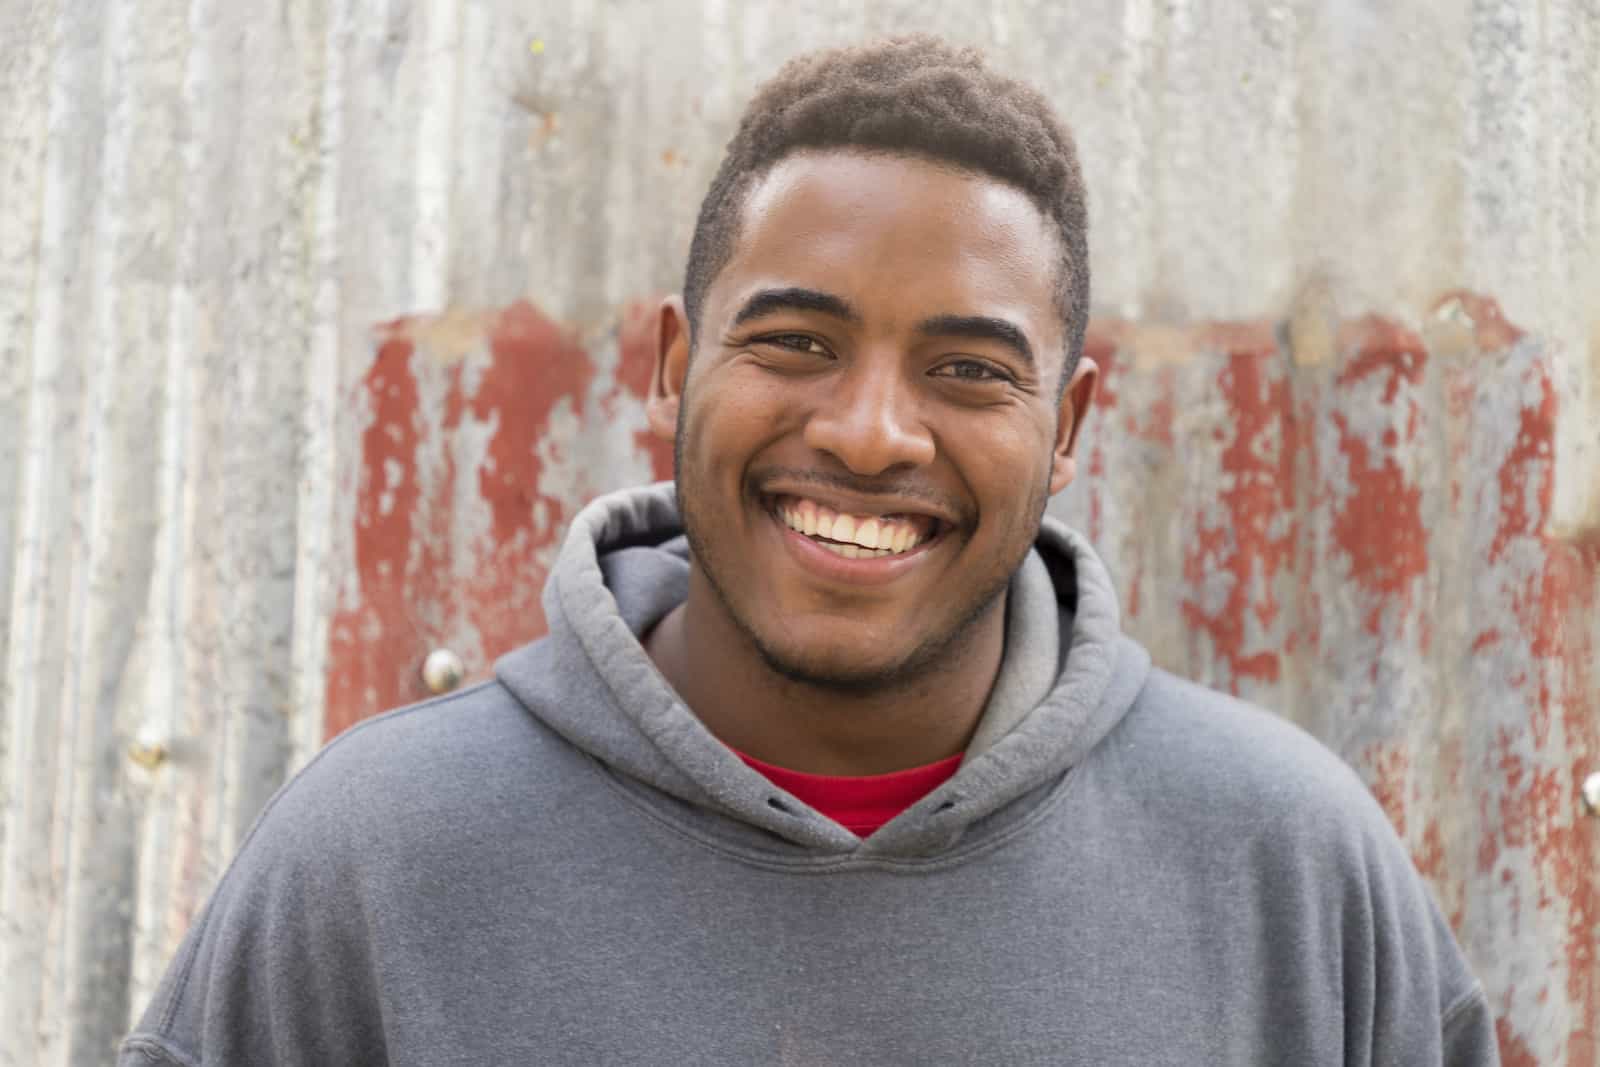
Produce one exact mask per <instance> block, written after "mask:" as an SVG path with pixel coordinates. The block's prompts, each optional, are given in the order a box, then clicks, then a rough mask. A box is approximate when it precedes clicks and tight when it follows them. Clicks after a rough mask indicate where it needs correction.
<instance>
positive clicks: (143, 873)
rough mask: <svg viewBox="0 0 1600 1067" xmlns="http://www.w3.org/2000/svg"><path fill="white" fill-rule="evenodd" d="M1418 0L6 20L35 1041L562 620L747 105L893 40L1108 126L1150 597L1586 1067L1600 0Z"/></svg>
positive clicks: (158, 953) (1108, 330)
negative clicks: (312, 785) (428, 685)
mask: <svg viewBox="0 0 1600 1067" xmlns="http://www.w3.org/2000/svg"><path fill="white" fill-rule="evenodd" d="M1394 7H1395V5H1389V4H1378V3H1358V2H1351V3H1339V4H1321V3H1311V2H1302V3H1289V2H1285V3H1268V2H1265V0H1262V2H1252V3H1234V2H1230V0H1204V2H1201V0H1178V2H1172V0H1167V2H1161V3H1153V2H1150V3H1145V2H1138V0H1122V2H1120V3H1108V4H1102V5H1052V4H1042V3H1037V4H1036V3H1025V2H1022V0H1010V2H1004V3H995V4H991V5H988V6H986V7H983V8H975V7H974V5H972V4H970V3H959V4H958V3H953V2H950V3H941V2H935V3H921V4H911V3H904V2H895V3H881V4H869V5H863V4H859V3H844V2H837V3H811V4H796V3H785V4H768V3H760V4H734V3H726V2H721V0H700V2H697V3H683V4H650V3H644V2H596V3H567V4H561V5H557V4H553V3H534V4H527V3H512V2H510V0H494V2H489V0H484V2H471V0H427V2H424V0H417V2H410V3H408V2H405V0H389V2H388V3H386V4H383V5H377V4H356V3H354V2H353V0H320V2H318V0H287V2H284V3H280V4H276V5H256V6H253V7H252V6H248V5H224V4H223V3H221V2H220V0H191V2H189V3H177V2H162V0H106V2H104V3H99V4H86V3H73V2H67V0H55V2H41V0H14V2H12V3H10V4H8V5H6V6H5V10H4V11H3V12H0V13H3V14H4V16H5V18H4V25H5V26H6V27H7V30H6V32H5V33H4V34H3V35H0V396H3V401H4V406H3V408H0V411H3V412H5V413H6V414H7V415H9V418H7V419H6V421H5V423H4V424H3V425H0V553H3V555H0V559H4V561H5V565H3V566H0V604H4V605H5V608H4V614H3V617H0V644H3V647H4V651H5V672H4V675H3V677H0V699H3V704H4V707H3V713H4V717H3V724H0V725H3V729H0V746H3V748H0V789H3V793H4V808H3V812H0V815H3V819H0V1063H14V1064H35V1063H37V1064H66V1063H100V1062H104V1061H105V1060H106V1059H107V1057H108V1054H109V1049H110V1048H111V1047H112V1046H113V1045H114V1043H115V1041H116V1039H117V1037H118V1036H119V1034H120V1033H121V1032H122V1031H123V1030H124V1029H125V1027H126V1026H127V1025H128V1022H129V1019H130V1015H131V1014H132V1013H134V1012H136V1011H137V1010H138V1009H139V1008H140V1007H142V1004H143V1002H144V1000H145V999H146V998H147V996H148V995H149V992H150V989H151V986H152V984H153V982H154V980H155V978H156V977H157V976H158V974H159V972H160V969H161V967H162V966H163V965H164V963H165V961H166V959H167V957H168V956H169V955H170V953H171V951H172V950H173V948H174V946H175V945H176V942H177V939H178V938H179V937H181V935H182V932H183V930H184V928H185V927H186V925H187V923H188V921H189V920H190V918H191V917H192V915H193V913H194V910H195V908H196V907H197V906H198V904H199V903H200V902H201V901H202V900H203V899H204V896H205V893H206V892H207V890H208V889H209V887H210V885H211V884H212V882H213V881H214V879H215V877H216V876H217V874H218V872H219V870H220V867H221V865H222V864H224V863H225V862H226V861H227V858H228V856H229V855H230V854H231V852H232V850H233V848H234V847H235V845H236V844H237V842H238V839H239V837H240V835H241V834H242V832H243V830H244V829H245V828H246V827H247V826H248V823H249V821H250V819H251V818H252V816H253V815H254V813H255V812H256V811H257V810H258V809H259V807H260V805H261V804H262V802H263V801H264V800H265V798H266V797H267V796H268V795H269V794H270V792H271V790H272V789H273V788H275V786H276V785H277V784H278V782H280V781H281V780H282V778H283V776H284V775H285V773H287V772H288V771H289V770H290V769H292V768H293V767H294V766H296V765H298V764H299V763H300V762H301V761H303V760H304V759H305V758H306V756H307V755H308V754H309V753H310V752H312V751H313V750H314V749H315V748H316V746H317V745H318V744H320V743H321V741H322V740H323V738H324V736H325V732H326V731H327V730H329V729H336V728H337V727H338V726H340V725H342V724H344V723H346V722H348V721H350V720H351V719H352V718H354V717H357V716H359V715H362V714H367V713H370V712H371V711H372V710H374V709H375V708H376V707H377V706H379V705H381V704H383V703H385V702H387V701H389V700H391V699H398V698H403V697H406V696H409V695H410V694H411V692H413V691H414V687H415V686H416V682H415V671H416V666H417V661H418V660H419V659H420V656H421V655H422V654H423V653H424V652H425V651H426V650H427V649H428V648H429V647H432V646H433V645H435V644H447V645H449V646H450V647H453V648H456V649H457V650H458V651H460V652H461V653H462V655H463V656H464V657H465V658H466V659H467V660H468V662H469V665H471V666H474V667H481V665H482V664H483V662H484V661H485V660H486V658H487V657H489V656H491V655H492V654H494V653H495V652H496V651H498V650H499V649H500V648H503V647H504V645H505V643H507V642H509V641H514V640H519V639H521V637H523V636H526V635H527V634H531V633H532V632H533V631H534V630H536V629H537V628H538V627H539V626H540V625H542V623H541V622H540V620H539V619H538V618H537V617H536V616H537V610H536V606H535V600H534V598H533V596H532V592H533V586H534V585H536V583H537V580H538V577H539V575H540V574H541V573H542V570H543V567H544V565H545V563H546V561H547V559H548V555H549V551H550V546H551V545H553V543H554V541H555V538H556V537H557V536H558V534H559V529H560V526H561V524H562V522H563V520H564V519H565V518H566V517H567V516H569V515H570V514H571V512H572V510H573V509H574V508H575V507H576V506H577V505H578V504H579V503H580V502H581V501H582V500H583V499H585V498H586V497H588V496H589V495H591V494H593V493H594V492H597V491H600V490H602V489H607V488H611V487H613V486H616V485H621V484H628V483H632V482H637V481H639V480H642V479H643V478H645V477H648V476H649V475H650V474H651V473H652V472H659V471H662V470H664V469H665V468H664V463H665V461H666V458H667V457H666V456H665V455H664V454H663V453H662V452H661V451H660V450H659V449H657V448H655V447H654V446H651V445H649V444H647V443H646V442H644V441H643V440H642V439H641V438H640V437H639V431H640V430H642V428H643V423H642V416H641V408H640V401H639V396H640V393H641V390H642V385H641V380H640V377H639V376H640V368H641V366H642V365H643V361H645V360H646V359H647V356H648V352H647V348H646V346H645V344H644V342H643V340H642V338H641V335H640V330H641V324H642V319H641V318H640V316H641V314H642V312H640V311H639V310H638V308H637V307H636V306H635V305H634V304H633V303H632V301H633V300H634V299H635V298H638V297H642V296H644V295H647V294H650V293H654V292H660V291H663V290H666V289H670V288H671V287H673V286H674V285H675V283H676V280H677V275H678V272H679V270H680V267H681V261H682V257H683V253H684V249H685V247H686V244H687V236H688V230H689V225H690V223H691V221H692V216H693V211H694V208H695V206H696V205H697V203H698V198H699V195H700V193H701V192H702V190H703V187H704V184H705V182H706V180H707V178H708V177H709V173H710V170H711V168H713V167H714V166H715V163H716V161H717V155H718V150H719V148H720V145H721V143H722V142H723V140H725V138H726V136H727V135H728V133H729V132H730V129H731V124H732V122H733V120H734V119H735V117H736V116H737V113H738V109H739V107H740V106H741V105H742V103H743V101H744V99H745V98H746V97H747V95H748V93H749V91H750V90H751V88H752V87H753V86H754V85H755V84H756V83H757V82H758V81H759V80H760V79H761V78H763V77H764V76H766V75H767V74H769V73H771V72H772V71H773V70H774V69H776V66H777V64H778V63H779V62H781V60H782V59H783V58H784V57H786V56H787V55H789V54H792V53H793V52H795V51H798V50H800V49H802V48H805V47H810V46H814V45H820V44H826V43H832V42H838V41H844V40H851V39H856V38H860V37H862V36H866V35H869V34H872V33H878V32H885V31H890V30H898V29H903V28H924V29H932V30H937V31H940V32H944V33H947V34H948V35H950V36H952V37H955V38H957V39H962V40H973V41H977V42H979V43H983V44H985V45H987V46H989V47H990V48H991V49H992V51H993V52H994V53H995V54H996V55H997V56H998V57H1000V60H1001V62H1003V63H1004V64H1005V65H1006V66H1008V67H1010V68H1012V69H1015V70H1016V71H1017V72H1018V73H1020V74H1022V75H1024V76H1025V77H1027V78H1028V79H1030V80H1032V81H1034V82H1035V83H1037V84H1038V85H1040V87H1041V88H1043V89H1044V90H1045V91H1046V92H1048V93H1049V94H1050V95H1051V97H1052V98H1053V99H1054V100H1055V101H1056V102H1057V103H1058V105H1059V106H1060V107H1061V109H1062V110H1063V112H1064V113H1065V114H1066V115H1067V116H1068V118H1069V119H1070V120H1071V121H1072V122H1073V124H1074V125H1075V127H1076V129H1077V131H1078V135H1079V140H1080V148H1081V151H1082V154H1083V157H1084V164H1085V170H1086V174H1087V176H1088V179H1089V183H1090V187H1091V196H1092V211H1093V218H1094V233H1093V245H1094V250H1095V287H1096V306H1097V309H1098V311H1099V312H1100V321H1099V323H1098V325H1097V327H1096V346H1097V347H1096V350H1097V352H1098V353H1099V354H1100V355H1101V357H1102V358H1104V359H1105V360H1106V361H1107V362H1108V364H1109V366H1110V374H1109V379H1108V386H1109V390H1108V394H1107V397H1106V398H1105V400H1104V402H1103V405H1102V407H1101V409H1100V412H1099V416H1100V417H1099V420H1098V421H1099V425H1097V426H1094V427H1092V428H1091V431H1090V432H1091V433H1092V435H1093V436H1092V437H1091V438H1090V439H1089V440H1088V442H1087V444H1088V445H1089V447H1090V450H1091V454H1090V463H1089V467H1090V470H1089V473H1088V475H1087V477H1086V479H1085V483H1084V484H1083V485H1081V486H1080V487H1078V488H1076V489H1074V490H1073V491H1072V492H1070V493H1069V494H1068V495H1067V499H1065V500H1063V501H1062V502H1061V503H1060V504H1059V508H1060V509H1061V510H1062V512H1063V514H1066V515H1068V516H1069V517H1071V518H1072V519H1073V520H1074V521H1076V522H1078V523H1079V524H1080V525H1083V526H1085V527H1086V528H1088V529H1089V530H1090V531H1091V532H1092V533H1093V534H1094V535H1095V537H1096V539H1097V540H1098V541H1099V542H1100V543H1101V544H1102V546H1103V547H1104V549H1105V551H1106V554H1107V556H1108V559H1109V561H1110V562H1111V564H1112V566H1113V568H1114V570H1115V571H1116V573H1117V575H1118V577H1119V579H1120V581H1121V584H1122V591H1123V595H1124V598H1125V600H1126V601H1127V602H1128V608H1129V614H1130V617H1131V619H1132V620H1133V626H1134V628H1135V629H1136V630H1137V631H1138V632H1139V633H1141V635H1142V636H1144V637H1145V638H1146V639H1147V640H1148V641H1149V642H1150V643H1151V645H1152V647H1153V649H1154V651H1155V652H1156V654H1157V656H1158V658H1159V659H1161V660H1162V661H1163V662H1165V663H1166V664H1168V665H1170V666H1174V667H1176V668H1178V669H1180V670H1185V671H1187V672H1189V673H1192V674H1195V675H1198V676H1201V677H1203V678H1206V679H1208V680H1210V681H1212V682H1214V683H1215V684H1218V685H1223V686H1227V687H1232V688H1235V689H1238V690H1240V691H1242V692H1244V693H1245V694H1247V695H1249V696H1252V697H1254V698H1257V699H1261V700H1263V701H1266V702H1268V703H1271V704H1273V705H1275V706H1277V707H1279V708H1280V709H1281V710H1283V711H1285V712H1286V713H1288V714H1291V715H1292V716H1294V717H1295V718H1297V719H1298V720H1299V721H1301V722H1303V723H1305V724H1306V725H1307V726H1309V727H1311V728H1312V729H1313V730H1315V731H1316V732H1317V733H1318V734H1319V735H1320V736H1322V737H1323V738H1325V739H1326V740H1327V741H1328V742H1329V743H1330V744H1332V745H1334V747H1336V748H1337V749H1338V750H1339V751H1340V752H1341V753H1342V754H1343V755H1345V757H1346V758H1348V759H1350V760H1351V761H1352V762H1353V763H1355V764H1356V765H1357V766H1358V767H1359V768H1360V769H1361V770H1362V772H1363V774H1365V775H1366V777H1367V779H1368V781H1369V782H1370V783H1371V784H1372V785H1373V787H1374V789H1375V791H1376V792H1377V793H1378V795H1379V797H1380V799H1382V800H1383V802H1384V803H1385V805H1386V807H1387V808H1388V810H1389V812H1390V814H1391V815H1392V816H1393V817H1394V819H1395V821H1396V823H1397V825H1399V827H1400V829H1401V832H1402V834H1403V835H1404V836H1405V837H1406V839H1407V841H1408V843H1409V844H1410V845H1411V846H1412V849H1413V853H1414V855H1416V856H1417V858H1418V862H1419V865H1420V866H1421V867H1422V868H1423V870H1424V873H1425V874H1427V875H1428V877H1429V878H1430V880H1431V881H1432V882H1433V884H1434V886H1435V889H1436V891H1437V892H1438V894H1439V896H1440V899H1441V901H1442V903H1443V904H1444V906H1445V909H1446V911H1447V913H1448V914H1450V915H1451V917H1452V919H1453V920H1454V921H1456V922H1457V924H1458V929H1460V930H1461V932H1462V936H1463V940H1464V943H1465V944H1466V947H1467V949H1468V951H1469V953H1470V954H1471V955H1472V956H1473V958H1474V961H1475V963H1476V964H1477V966H1478V967H1479V969H1480V972H1481V973H1482V974H1483V977H1484V978H1485V982H1486V984H1487V985H1488V986H1489V989H1490V993H1491V999H1492V1001H1493V1005H1494V1007H1495V1010H1496V1012H1497V1014H1498V1015H1499V1016H1500V1018H1501V1038H1502V1042H1503V1047H1504V1049H1505V1050H1506V1054H1507V1060H1508V1062H1511V1063H1524V1064H1526V1063H1541V1064H1557V1063H1561V1064H1578V1065H1593V1064H1596V1063H1597V1062H1600V960H1597V954H1596V951H1595V939H1596V929H1595V928H1596V925H1597V923H1600V903H1597V894H1600V889H1597V879H1600V872H1597V870H1596V866H1597V863H1600V858H1597V857H1600V844H1597V839H1600V820H1595V819H1586V818H1585V817H1584V816H1583V815H1582V814H1581V809H1580V807H1579V805H1578V800H1577V791H1578V786H1579V782H1580V780H1581V778H1582V776H1583V775H1584V774H1586V773H1589V772H1591V771H1600V738H1597V730H1600V727H1597V723H1596V719H1597V717H1600V692H1597V691H1600V678H1597V668H1596V667H1595V666H1594V662H1595V660H1596V658H1597V650H1600V607H1597V605H1600V548H1597V547H1596V545H1597V542H1600V532H1597V531H1600V430H1597V429H1596V427H1597V426H1600V384H1597V382H1600V298H1597V297H1596V295H1595V294H1597V293H1600V125H1597V119H1596V116H1597V115H1600V75H1597V71H1600V14H1597V13H1596V12H1595V11H1594V9H1593V7H1592V5H1589V4H1588V3H1586V2H1584V0H1565V2H1563V0H1546V2H1543V3H1539V4H1534V3H1531V2H1529V3H1510V2H1504V3H1502V2H1490V0H1473V2H1452V0H1433V2H1428V3H1418V4H1412V5H1405V9H1404V11H1403V12H1397V11H1395V10H1394ZM1456 290H1461V292H1456ZM523 300H527V301H531V304H523V303H520V301H523ZM1502 312H1503V318H1501V317H1500V316H1501V313H1502ZM555 323H561V324H563V325H562V326H560V327H557V326H556V325H554V324H555ZM511 576H516V577H519V578H520V580H521V582H522V583H523V585H522V586H515V585H512V584H510V583H509V582H508V581H507V579H508V577H511ZM496 583H498V585H497V584H496ZM374 650H377V651H374ZM408 687H410V688H408Z"/></svg>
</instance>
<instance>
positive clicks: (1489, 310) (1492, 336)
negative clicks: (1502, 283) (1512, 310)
mask: <svg viewBox="0 0 1600 1067" xmlns="http://www.w3.org/2000/svg"><path fill="white" fill-rule="evenodd" d="M1451 304H1454V305H1456V306H1458V307H1460V308H1461V310H1462V311H1463V312H1465V313H1466V316H1467V318H1468V319H1469V320H1470V321H1471V322H1472V328H1473V337H1474V340H1475V342H1476V343H1477V346H1478V350H1479V351H1480V352H1501V351H1504V350H1505V349H1507V348H1511V347H1512V346H1514V345H1515V344H1516V343H1517V342H1518V341H1521V340H1522V338H1523V337H1524V336H1526V335H1525V334H1524V333H1523V331H1522V330H1520V329H1518V328H1517V327H1516V326H1513V325H1512V324H1511V323H1509V322H1507V321H1506V317H1505V313H1504V312H1502V311H1501V310H1500V302H1499V301H1498V300H1496V299H1495V298H1494V297H1492V296H1488V295H1486V294H1483V293H1474V292H1471V291H1470V290H1467V289H1454V290H1452V291H1450V292H1448V293H1445V294H1444V295H1443V296H1441V297H1440V298H1439V299H1438V300H1437V301H1435V302H1434V305H1433V314H1435V315H1437V314H1438V313H1439V311H1440V310H1441V309H1443V308H1445V307H1447V306H1448V305H1451Z"/></svg>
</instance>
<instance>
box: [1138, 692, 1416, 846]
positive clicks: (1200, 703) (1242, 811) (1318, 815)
mask: <svg viewBox="0 0 1600 1067" xmlns="http://www.w3.org/2000/svg"><path fill="white" fill-rule="evenodd" d="M1107 742H1108V743H1109V744H1110V746H1111V750H1112V752H1111V754H1112V755H1113V756H1114V757H1115V758H1116V760H1117V762H1118V763H1119V765H1120V770H1121V771H1122V773H1124V774H1126V775H1127V776H1128V777H1129V780H1130V782H1132V783H1137V784H1139V785H1141V786H1144V787H1148V788H1150V789H1151V790H1152V791H1153V794H1154V795H1155V796H1157V797H1165V798H1167V800H1168V802H1169V803H1171V804H1172V805H1174V806H1181V807H1182V808H1183V809H1184V810H1185V811H1186V812H1187V813H1188V814H1187V817H1186V819H1185V821H1191V820H1196V819H1198V820H1200V821H1202V822H1210V821H1223V822H1226V823H1227V824H1229V825H1231V826H1233V827H1235V828H1238V827H1240V826H1255V825H1277V826H1279V827H1280V828H1283V829H1289V828H1290V824H1303V823H1307V822H1312V823H1319V824H1323V825H1324V827H1325V829H1326V830H1328V831H1335V830H1340V831H1344V832H1349V833H1356V834H1358V835H1360V836H1362V837H1367V836H1371V835H1376V837H1378V838H1380V839H1381V838H1388V837H1392V836H1393V834H1392V831H1391V830H1390V827H1389V823H1388V820H1387V818H1386V817H1385V816H1384V813H1383V810H1382V809H1381V808H1380V807H1379V806H1378V804H1377V802H1376V801H1375V800H1374V799H1373V797H1372V794H1371V793H1370V792H1369V791H1368V790H1367V788H1366V785H1365V784H1364V783H1363V782H1362V781H1361V779H1360V778H1359V777H1358V776H1357V775H1356V773H1355V771H1354V770H1352V769H1351V768H1350V767H1349V765H1347V764H1346V763H1345V762H1344V761H1343V760H1341V759H1340V758H1339V757H1338V756H1337V755H1335V754H1334V753H1333V752H1332V751H1330V750H1329V749H1328V748H1327V747H1325V746H1324V745H1323V744H1322V743H1321V742H1320V741H1318V740H1317V739H1316V738H1314V737H1312V736H1311V735H1310V734H1309V733H1307V732H1306V731H1305V730H1303V729H1301V728H1300V727H1299V726H1297V725H1295V724H1294V723H1292V722H1290V721H1288V720H1287V719H1285V718H1283V717H1281V716H1279V715H1275V714H1273V713H1272V712H1269V711H1267V710H1265V709H1263V708H1260V707H1257V706H1255V705H1253V704H1249V703H1247V702H1245V701H1243V700H1240V699H1238V698H1236V697H1232V696H1229V695H1227V694H1225V693H1220V692H1217V691H1216V690H1212V689H1207V688H1205V687H1204V686H1201V685H1197V684H1196V683H1194V682H1191V681H1187V680H1185V679H1182V678H1179V677H1177V676H1175V675H1172V674H1169V673H1168V672H1166V671H1163V670H1159V669H1156V670H1152V671H1151V672H1150V676H1149V678H1148V680H1147V681H1146V683H1145V685H1144V688H1143V689H1142V690H1141V692H1140V694H1139V696H1138V698H1137V700H1135V702H1134V705H1133V707H1132V708H1131V709H1130V711H1129V713H1128V715H1127V717H1126V718H1125V719H1124V720H1123V722H1122V723H1121V724H1120V725H1119V727H1118V729H1117V730H1115V731H1113V733H1112V734H1111V735H1110V736H1109V737H1108V738H1107ZM1396 844H1398V842H1396Z"/></svg>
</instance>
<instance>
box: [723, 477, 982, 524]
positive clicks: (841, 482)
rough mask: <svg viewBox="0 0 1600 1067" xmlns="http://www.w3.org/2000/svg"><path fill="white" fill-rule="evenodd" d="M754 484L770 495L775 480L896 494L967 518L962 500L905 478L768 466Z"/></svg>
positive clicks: (753, 479)
mask: <svg viewBox="0 0 1600 1067" xmlns="http://www.w3.org/2000/svg"><path fill="white" fill-rule="evenodd" d="M750 481H751V484H752V485H753V486H754V487H755V489H756V491H757V492H758V493H761V494H763V495H768V494H767V491H766V486H768V485H770V484H772V483H773V482H777V481H781V482H783V483H784V486H785V488H793V489H804V488H805V487H807V486H811V487H814V488H818V489H837V490H840V491H841V492H846V493H854V494H856V495H859V496H868V497H871V496H884V497H894V498H896V499H899V500H909V501H917V502H918V503H922V504H926V505H928V506H929V507H930V508H931V509H932V510H934V511H937V512H939V513H941V514H945V515H960V516H962V518H963V519H966V518H968V517H969V516H968V514H967V511H968V509H967V508H966V507H965V506H964V505H963V504H962V502H961V501H959V500H956V499H954V498H953V497H951V496H950V495H949V494H947V493H942V492H940V491H939V490H937V489H932V488H930V487H928V486H926V485H919V484H917V483H916V482H912V481H908V480H906V479H904V478H894V477H889V478H870V477H862V476H860V475H857V474H849V473H845V472H842V471H830V470H815V469H810V468H803V467H766V468H763V469H762V470H760V471H757V472H754V473H753V474H752V475H751V479H750Z"/></svg>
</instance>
